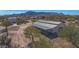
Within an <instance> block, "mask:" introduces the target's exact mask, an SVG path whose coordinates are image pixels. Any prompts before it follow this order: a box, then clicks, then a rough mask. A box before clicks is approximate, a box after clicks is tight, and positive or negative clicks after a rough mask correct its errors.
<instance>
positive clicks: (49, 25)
mask: <svg viewBox="0 0 79 59" xmlns="http://www.w3.org/2000/svg"><path fill="white" fill-rule="evenodd" d="M60 24H61V22H53V21H45V20H39V21H37V22H35V23H34V24H33V26H34V27H37V28H41V29H44V30H48V29H53V28H56V27H57V26H59V25H60Z"/></svg>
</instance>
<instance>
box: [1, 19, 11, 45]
mask: <svg viewBox="0 0 79 59" xmlns="http://www.w3.org/2000/svg"><path fill="white" fill-rule="evenodd" d="M1 25H2V26H4V27H5V30H6V38H5V39H2V44H4V45H8V44H9V42H10V38H8V26H10V25H12V24H11V22H10V21H8V19H5V20H4V21H3V22H2V23H1Z"/></svg>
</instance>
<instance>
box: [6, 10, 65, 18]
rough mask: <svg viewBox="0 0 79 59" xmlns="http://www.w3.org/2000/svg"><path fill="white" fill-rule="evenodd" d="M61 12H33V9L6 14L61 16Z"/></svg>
mask: <svg viewBox="0 0 79 59" xmlns="http://www.w3.org/2000/svg"><path fill="white" fill-rule="evenodd" d="M63 15H64V14H63V13H56V12H34V11H28V12H25V13H20V14H12V15H7V16H13V17H14V16H63Z"/></svg>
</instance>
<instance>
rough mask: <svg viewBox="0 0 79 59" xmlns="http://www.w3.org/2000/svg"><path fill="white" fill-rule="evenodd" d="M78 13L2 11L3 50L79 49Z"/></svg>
mask: <svg viewBox="0 0 79 59" xmlns="http://www.w3.org/2000/svg"><path fill="white" fill-rule="evenodd" d="M78 47H79V10H0V48H78Z"/></svg>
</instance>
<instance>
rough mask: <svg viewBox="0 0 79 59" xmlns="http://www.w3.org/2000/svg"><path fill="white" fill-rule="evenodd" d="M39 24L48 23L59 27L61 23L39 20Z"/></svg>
mask: <svg viewBox="0 0 79 59" xmlns="http://www.w3.org/2000/svg"><path fill="white" fill-rule="evenodd" d="M38 22H42V23H48V24H55V25H58V24H60V23H61V22H56V21H48V20H39V21H38Z"/></svg>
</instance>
